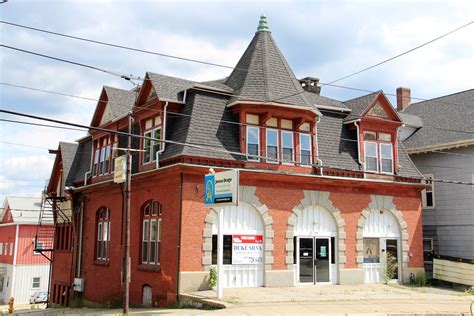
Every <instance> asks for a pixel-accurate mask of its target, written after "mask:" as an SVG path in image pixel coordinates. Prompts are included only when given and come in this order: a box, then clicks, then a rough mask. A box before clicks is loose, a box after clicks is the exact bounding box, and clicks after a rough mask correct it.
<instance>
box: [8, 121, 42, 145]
mask: <svg viewBox="0 0 474 316" xmlns="http://www.w3.org/2000/svg"><path fill="white" fill-rule="evenodd" d="M10 123H20V121H10ZM0 143H2V144H8V145H14V146H23V147H29V148H37V149H46V150H49V148H46V147H40V146H34V145H28V144H19V143H11V142H4V141H0Z"/></svg>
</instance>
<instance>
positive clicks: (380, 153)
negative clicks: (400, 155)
mask: <svg viewBox="0 0 474 316" xmlns="http://www.w3.org/2000/svg"><path fill="white" fill-rule="evenodd" d="M383 145H384V146H390V149H391V151H390V155H391V158H390V160H392V171H391V172H386V171H382V159H388V158H383V157H382V146H383ZM378 151H379V152H378V156H379V159H378V164H379V165H380V168H379V170H380V173H383V174H393V171H394V163H393V144H392V143H379V148H378Z"/></svg>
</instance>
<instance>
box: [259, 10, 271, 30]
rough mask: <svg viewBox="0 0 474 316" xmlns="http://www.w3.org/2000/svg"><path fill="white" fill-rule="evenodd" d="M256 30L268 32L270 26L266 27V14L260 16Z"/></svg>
mask: <svg viewBox="0 0 474 316" xmlns="http://www.w3.org/2000/svg"><path fill="white" fill-rule="evenodd" d="M257 32H270V28H269V27H268V23H267V16H266V15H265V14H262V15H261V16H260V21H259V22H258V28H257Z"/></svg>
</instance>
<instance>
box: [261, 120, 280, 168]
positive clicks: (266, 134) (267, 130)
mask: <svg viewBox="0 0 474 316" xmlns="http://www.w3.org/2000/svg"><path fill="white" fill-rule="evenodd" d="M268 132H275V133H276V138H277V139H276V141H277V146H276V147H277V150H276V153H277V157H276V160H275V161H272V160H271V159H272V158H270V159H269V158H268ZM259 139H260V135H259ZM265 143H266V148H265V159H266V162H267V163H271V164H278V163H279V161H280V159H279V156H280V133H278V130H277V129H273V128H267V129H266V131H265ZM258 147H259V148H260V144H259V146H258Z"/></svg>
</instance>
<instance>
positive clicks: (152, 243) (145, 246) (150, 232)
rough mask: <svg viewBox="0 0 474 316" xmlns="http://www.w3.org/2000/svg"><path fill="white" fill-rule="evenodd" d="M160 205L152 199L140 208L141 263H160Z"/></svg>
mask: <svg viewBox="0 0 474 316" xmlns="http://www.w3.org/2000/svg"><path fill="white" fill-rule="evenodd" d="M162 210H163V208H162V205H161V203H159V202H158V201H155V200H152V201H149V202H147V203H145V205H144V206H143V208H142V240H141V242H142V244H141V263H142V264H153V265H159V264H160V248H161V213H162Z"/></svg>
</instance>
